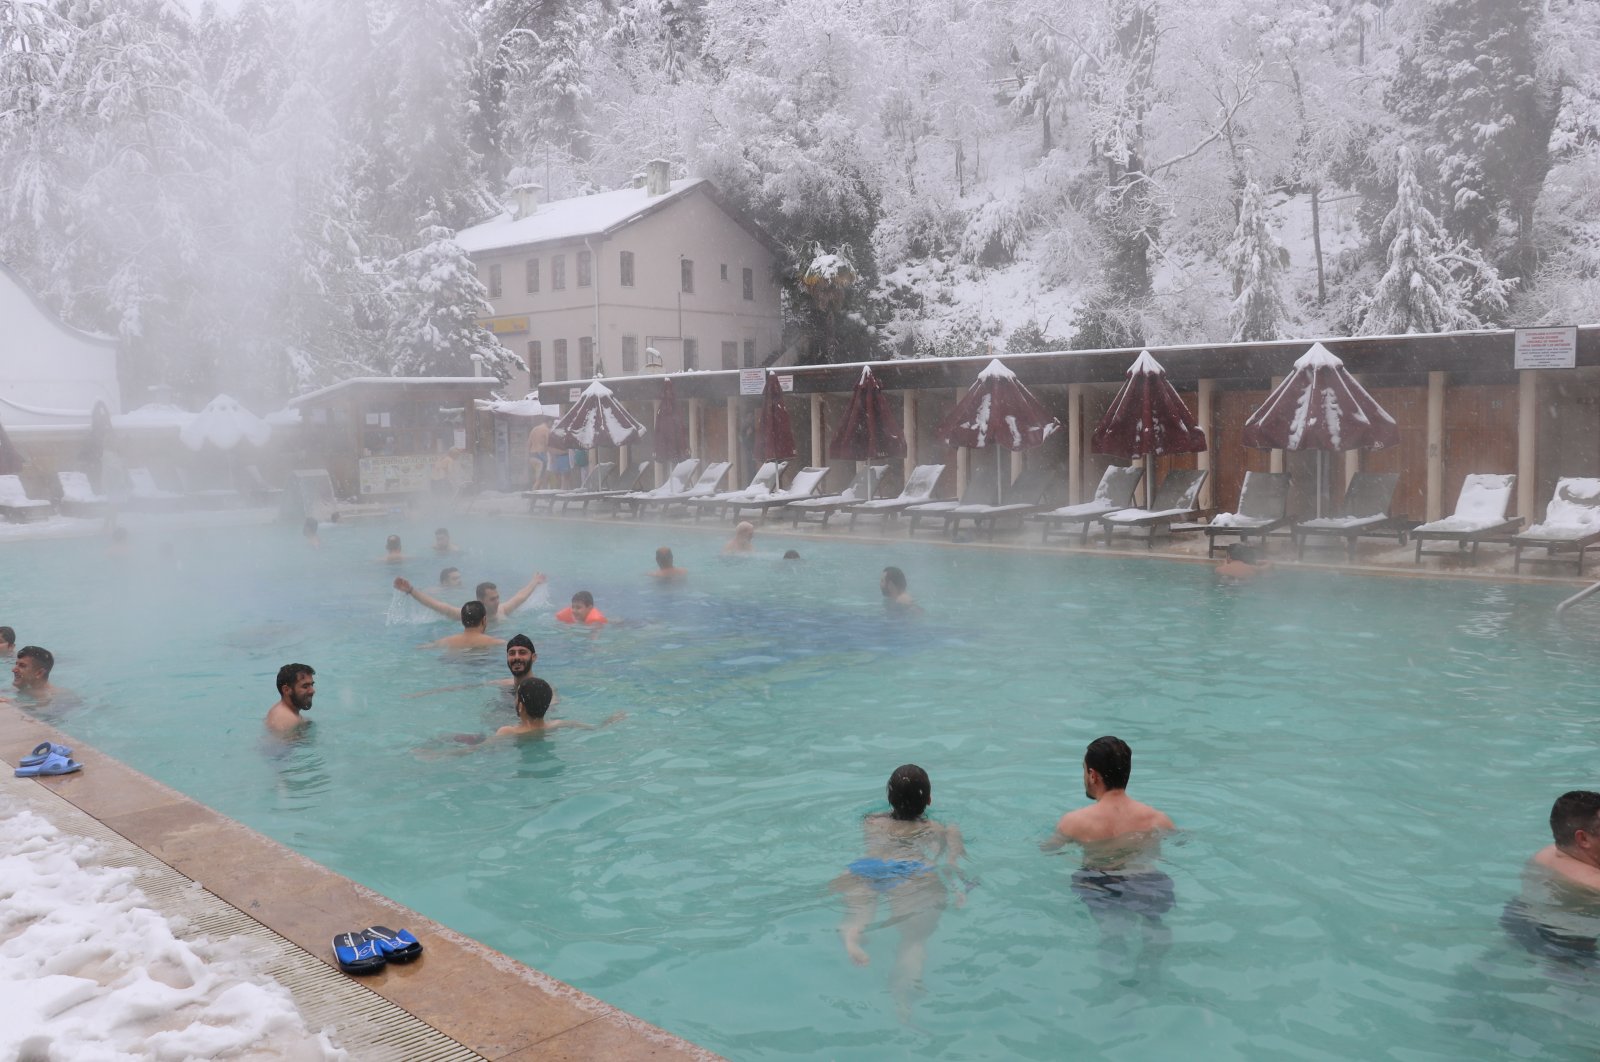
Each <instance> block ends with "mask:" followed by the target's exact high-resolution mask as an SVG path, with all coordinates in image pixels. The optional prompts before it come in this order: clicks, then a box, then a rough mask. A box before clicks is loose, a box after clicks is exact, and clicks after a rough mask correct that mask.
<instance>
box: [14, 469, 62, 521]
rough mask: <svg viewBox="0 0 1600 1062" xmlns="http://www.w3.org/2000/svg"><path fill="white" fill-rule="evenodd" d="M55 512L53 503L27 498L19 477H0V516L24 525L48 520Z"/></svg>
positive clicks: (25, 489)
mask: <svg viewBox="0 0 1600 1062" xmlns="http://www.w3.org/2000/svg"><path fill="white" fill-rule="evenodd" d="M55 512H56V507H55V505H54V503H52V502H47V501H36V500H34V499H33V498H30V497H28V488H26V487H24V486H23V485H22V479H21V478H20V477H18V476H0V516H4V517H5V518H6V519H7V520H10V521H12V522H13V523H18V524H25V523H27V522H28V521H29V520H48V519H49V518H50V517H52V516H54V515H55Z"/></svg>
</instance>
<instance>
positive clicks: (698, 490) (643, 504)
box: [629, 461, 733, 517]
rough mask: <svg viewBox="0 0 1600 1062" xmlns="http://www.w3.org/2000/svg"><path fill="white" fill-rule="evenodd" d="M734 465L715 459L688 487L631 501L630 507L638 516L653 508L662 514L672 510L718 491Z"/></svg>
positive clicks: (664, 514)
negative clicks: (693, 499) (676, 506)
mask: <svg viewBox="0 0 1600 1062" xmlns="http://www.w3.org/2000/svg"><path fill="white" fill-rule="evenodd" d="M732 467H733V462H731V461H713V462H711V463H710V464H709V465H707V466H706V467H705V468H703V469H701V470H700V477H699V478H698V479H696V480H695V481H694V482H693V483H692V484H690V485H689V486H688V487H687V488H686V489H684V490H680V491H677V492H676V493H666V494H656V495H653V496H652V497H650V498H645V499H642V500H636V501H633V502H630V503H629V507H630V509H631V510H632V512H633V515H634V516H636V517H642V516H643V515H644V514H645V513H647V512H649V511H651V510H652V509H655V510H658V511H659V512H660V513H661V515H662V516H666V515H667V514H668V513H670V512H671V511H672V507H673V506H674V505H684V504H686V503H687V502H688V501H689V500H690V499H692V498H704V497H707V496H709V495H712V494H715V493H716V492H717V487H718V486H720V485H721V483H722V480H723V478H724V477H725V476H727V474H728V469H730V468H732Z"/></svg>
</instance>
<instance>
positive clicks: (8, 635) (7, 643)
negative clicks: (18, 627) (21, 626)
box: [0, 627, 17, 656]
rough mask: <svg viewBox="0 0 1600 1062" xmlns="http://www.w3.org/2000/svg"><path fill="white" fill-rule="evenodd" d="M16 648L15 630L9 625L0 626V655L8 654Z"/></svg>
mask: <svg viewBox="0 0 1600 1062" xmlns="http://www.w3.org/2000/svg"><path fill="white" fill-rule="evenodd" d="M16 649H17V632H16V631H14V630H12V629H11V628H10V627H0V656H10V655H11V654H12V653H14V652H16Z"/></svg>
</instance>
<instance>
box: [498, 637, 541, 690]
mask: <svg viewBox="0 0 1600 1062" xmlns="http://www.w3.org/2000/svg"><path fill="white" fill-rule="evenodd" d="M537 659H539V651H538V650H537V649H535V648H534V647H533V639H532V638H529V637H528V636H527V635H526V634H513V635H512V636H511V640H510V641H508V642H506V670H507V671H509V672H511V677H510V678H503V679H495V680H494V684H495V685H496V686H506V687H509V688H510V689H512V690H515V689H516V688H517V686H518V685H519V684H520V683H521V682H522V680H523V679H525V678H532V677H533V662H534V661H535V660H537Z"/></svg>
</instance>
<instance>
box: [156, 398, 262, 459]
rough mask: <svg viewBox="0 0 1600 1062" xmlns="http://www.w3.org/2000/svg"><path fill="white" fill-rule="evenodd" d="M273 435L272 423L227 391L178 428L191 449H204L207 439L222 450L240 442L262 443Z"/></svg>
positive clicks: (182, 438) (255, 444) (180, 436)
mask: <svg viewBox="0 0 1600 1062" xmlns="http://www.w3.org/2000/svg"><path fill="white" fill-rule="evenodd" d="M271 436H272V427H271V425H269V424H268V423H267V422H266V421H264V420H262V419H261V418H260V417H258V416H256V415H255V414H254V413H252V412H250V411H249V410H248V409H246V408H244V407H243V406H241V405H240V404H239V403H238V402H237V401H235V400H234V399H232V398H229V397H228V396H227V395H218V396H217V397H215V398H213V399H212V400H211V401H210V402H208V403H206V408H204V409H202V410H201V411H200V413H199V415H197V416H196V417H195V418H194V419H193V420H191V421H189V423H187V424H185V425H184V426H183V427H182V428H180V429H179V431H178V438H179V440H181V441H182V443H183V445H185V446H187V447H188V448H189V449H191V450H202V449H204V448H205V445H206V443H210V444H211V445H212V446H215V447H216V448H217V449H219V450H231V449H233V448H234V447H235V446H238V445H239V444H240V443H241V442H248V443H250V445H252V446H261V445H263V444H264V443H265V442H266V441H267V439H269V438H270V437H271Z"/></svg>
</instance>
